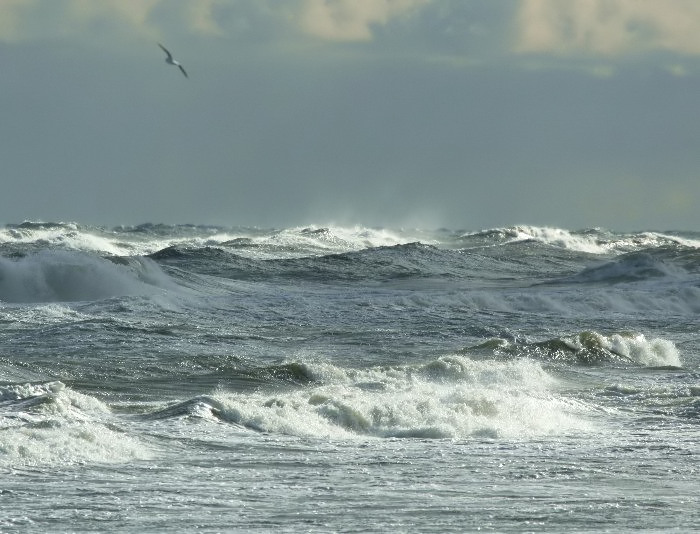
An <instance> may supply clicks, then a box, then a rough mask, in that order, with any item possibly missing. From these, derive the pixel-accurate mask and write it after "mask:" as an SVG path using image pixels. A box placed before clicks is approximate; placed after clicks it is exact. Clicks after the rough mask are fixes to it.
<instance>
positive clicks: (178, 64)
mask: <svg viewBox="0 0 700 534" xmlns="http://www.w3.org/2000/svg"><path fill="white" fill-rule="evenodd" d="M158 46H160V47H161V48H162V49H163V52H165V53H166V54H168V57H166V58H165V62H166V63H167V64H168V65H176V66H178V67H179V68H180V70H181V71H182V74H184V75H185V78H189V76H187V73H186V72H185V69H184V68H182V65H180V62H178V61H176V60H174V59H173V55H172V54H171V53H170V52H169V51H168V49H167V48H165V47H164V46H163V45H162V44H160V43H158Z"/></svg>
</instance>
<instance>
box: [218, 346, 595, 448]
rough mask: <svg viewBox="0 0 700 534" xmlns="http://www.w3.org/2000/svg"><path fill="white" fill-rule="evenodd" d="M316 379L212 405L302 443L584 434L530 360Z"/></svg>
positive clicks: (583, 423)
mask: <svg viewBox="0 0 700 534" xmlns="http://www.w3.org/2000/svg"><path fill="white" fill-rule="evenodd" d="M326 367H328V365H326ZM321 374H324V375H326V376H332V377H333V378H334V379H333V381H332V382H330V383H326V384H324V385H320V386H316V387H310V388H305V389H303V390H298V391H293V392H289V393H282V394H279V395H276V396H269V395H263V394H254V395H249V394H246V395H243V394H235V393H233V394H231V393H229V394H222V393H220V394H219V395H217V399H218V400H219V401H220V402H221V404H222V406H223V407H224V411H225V413H226V417H227V418H228V419H231V420H233V421H235V422H237V423H240V424H242V425H245V426H247V427H250V428H254V429H257V430H262V431H268V432H280V433H285V434H292V435H300V436H315V437H335V438H348V437H352V436H373V437H423V438H466V437H469V436H485V437H504V438H519V437H531V436H538V435H549V434H559V433H566V432H572V431H581V430H585V429H588V428H589V423H588V422H587V420H586V419H585V418H584V417H581V414H582V412H583V411H584V410H582V407H581V406H579V405H576V404H575V403H573V402H572V401H570V400H567V399H564V398H561V397H559V396H558V395H556V394H555V393H554V392H553V389H554V385H555V381H554V380H553V379H552V377H550V376H549V375H548V374H547V373H546V372H545V371H544V370H543V369H542V367H541V366H540V365H539V364H538V363H535V362H532V361H528V360H520V361H513V362H496V361H472V360H470V359H468V358H466V357H463V356H450V357H445V358H440V359H438V360H436V361H434V362H432V363H430V364H427V365H424V366H419V367H391V368H374V369H369V370H341V369H339V368H335V371H334V372H332V373H329V369H325V370H322V371H321Z"/></svg>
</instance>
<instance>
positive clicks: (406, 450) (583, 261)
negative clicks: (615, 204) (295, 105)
mask: <svg viewBox="0 0 700 534" xmlns="http://www.w3.org/2000/svg"><path fill="white" fill-rule="evenodd" d="M699 313H700V234H699V233H693V232H685V233H681V232H651V231H647V232H638V233H619V232H612V231H606V230H601V229H590V230H583V231H569V230H565V229H555V228H536V227H526V226H522V227H510V228H496V229H491V230H485V231H478V232H473V231H463V230H462V231H456V230H445V229H443V230H416V229H395V230H392V229H383V228H363V227H354V228H348V227H307V228H284V229H257V228H224V227H212V226H196V225H172V226H171V225H152V224H145V225H141V226H136V227H118V228H97V227H90V226H86V225H80V224H74V223H72V224H65V223H22V224H9V225H6V226H4V227H2V228H0V531H3V532H5V531H8V532H9V531H17V532H165V531H167V532H192V531H195V530H197V531H201V532H235V531H241V532H243V531H245V532H269V531H275V532H299V531H308V532H389V531H391V532H473V531H496V532H528V531H532V532H542V531H549V532H571V531H576V532H584V531H590V532H620V531H631V530H644V531H650V532H667V531H673V530H676V531H680V532H688V531H692V530H695V529H696V528H697V525H698V524H700V484H699V483H698V479H699V475H700V473H699V471H700V464H699V461H698V453H700V446H699V445H698V443H699V440H700V335H699V333H698V331H699V326H700V321H699V320H698V315H699Z"/></svg>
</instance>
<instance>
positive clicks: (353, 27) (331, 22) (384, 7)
mask: <svg viewBox="0 0 700 534" xmlns="http://www.w3.org/2000/svg"><path fill="white" fill-rule="evenodd" d="M429 2H430V0H304V1H303V2H302V3H301V4H300V6H299V8H300V9H299V21H300V23H301V28H302V30H303V31H304V32H306V33H307V34H309V35H312V36H314V37H319V38H322V39H329V40H335V41H366V40H370V39H371V38H372V26H374V25H384V24H386V23H387V22H389V21H390V20H391V19H393V18H395V17H400V16H404V15H407V14H410V13H411V12H414V11H415V10H417V9H419V8H421V7H423V6H425V5H427V4H428V3H429Z"/></svg>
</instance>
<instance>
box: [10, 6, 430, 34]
mask: <svg viewBox="0 0 700 534" xmlns="http://www.w3.org/2000/svg"><path fill="white" fill-rule="evenodd" d="M432 1H434V0H285V1H282V2H280V1H278V0H99V1H97V0H51V1H50V2H48V1H41V0H2V2H0V41H6V42H19V41H27V40H33V39H38V38H45V37H77V38H79V37H81V36H82V37H85V36H86V35H87V37H88V38H92V37H94V35H91V31H90V30H92V31H93V32H94V31H96V30H95V28H99V30H98V31H100V32H102V33H104V32H105V31H111V32H114V33H125V34H127V35H129V34H131V35H133V34H134V32H136V33H137V34H141V35H144V36H150V37H157V36H158V34H159V33H162V32H164V31H165V30H166V28H164V27H163V26H164V25H167V26H169V28H168V29H170V30H171V31H176V30H177V29H178V27H179V29H180V31H184V32H187V33H191V34H200V35H215V36H223V35H227V34H232V33H234V32H236V31H240V29H241V28H249V25H250V23H251V21H254V22H255V24H256V28H254V29H257V30H259V31H262V32H263V33H265V32H266V31H267V30H269V29H270V28H273V29H277V30H279V31H280V32H279V37H283V36H285V37H288V36H289V35H290V33H289V31H291V32H293V33H296V34H297V35H306V36H310V37H312V38H315V39H320V40H330V41H364V40H370V39H371V38H372V30H373V27H375V26H380V25H385V24H387V23H389V22H390V21H392V20H394V19H396V18H399V17H403V16H407V15H410V14H412V13H414V12H415V11H416V10H418V9H420V8H421V7H423V6H425V5H427V4H429V3H430V2H432ZM285 30H288V31H285ZM100 37H107V38H108V37H109V36H105V35H100Z"/></svg>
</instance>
